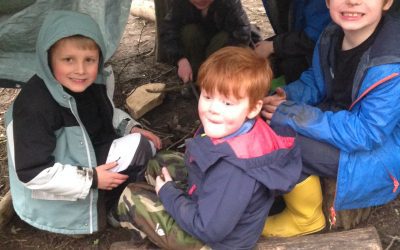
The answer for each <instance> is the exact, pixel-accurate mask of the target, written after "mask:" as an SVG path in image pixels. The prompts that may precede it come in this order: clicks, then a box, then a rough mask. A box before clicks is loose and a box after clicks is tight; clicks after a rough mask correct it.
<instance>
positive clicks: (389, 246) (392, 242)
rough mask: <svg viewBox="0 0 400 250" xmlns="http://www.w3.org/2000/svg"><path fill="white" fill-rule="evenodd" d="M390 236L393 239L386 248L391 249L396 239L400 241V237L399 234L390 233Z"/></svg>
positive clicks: (386, 249)
mask: <svg viewBox="0 0 400 250" xmlns="http://www.w3.org/2000/svg"><path fill="white" fill-rule="evenodd" d="M388 237H389V238H392V240H391V241H390V244H389V245H388V246H387V247H386V248H385V250H389V249H390V248H391V247H392V245H393V244H394V242H395V241H396V240H399V241H400V237H398V236H390V235H388Z"/></svg>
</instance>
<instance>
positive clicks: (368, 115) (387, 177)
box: [272, 15, 400, 210]
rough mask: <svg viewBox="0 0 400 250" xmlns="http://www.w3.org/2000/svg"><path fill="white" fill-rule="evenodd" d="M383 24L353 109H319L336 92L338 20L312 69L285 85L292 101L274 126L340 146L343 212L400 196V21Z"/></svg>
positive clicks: (358, 77)
mask: <svg viewBox="0 0 400 250" xmlns="http://www.w3.org/2000/svg"><path fill="white" fill-rule="evenodd" d="M382 22H383V23H382V25H381V26H380V30H379V31H378V33H377V36H376V38H375V40H374V43H373V45H372V46H371V47H370V48H369V49H368V50H367V51H366V52H365V53H364V54H363V56H362V57H361V59H360V64H359V66H358V68H357V71H356V74H355V77H354V84H353V89H352V100H353V103H352V105H351V107H350V108H349V110H341V111H338V112H332V111H326V112H322V111H321V110H320V109H318V108H316V107H314V105H317V104H318V103H320V102H321V101H323V99H324V98H326V97H327V96H329V95H330V94H331V89H332V79H333V75H332V74H333V73H332V72H333V70H332V68H333V62H334V56H335V53H334V48H335V46H336V43H337V42H340V41H339V39H338V33H339V32H338V31H339V29H340V27H338V26H337V25H335V24H332V25H330V26H328V27H327V28H326V29H325V31H324V32H323V33H322V35H321V37H320V39H319V41H318V43H317V46H316V48H315V51H314V56H313V65H312V67H311V68H310V69H309V70H308V71H306V72H304V73H303V74H302V76H301V78H300V79H299V80H297V81H295V82H293V83H291V84H289V85H288V86H286V87H285V91H286V94H287V99H288V100H290V101H286V102H284V103H282V104H281V105H280V106H279V107H278V109H277V111H276V112H275V114H274V116H273V117H272V124H287V125H289V126H291V127H292V128H294V129H295V130H296V131H297V132H298V133H300V134H303V135H305V136H307V137H310V138H313V139H315V140H319V141H323V142H326V143H329V144H331V145H334V146H335V147H337V148H338V149H339V150H340V159H339V169H338V177H337V181H338V182H337V190H336V198H335V203H334V207H335V209H337V210H342V209H354V208H362V207H369V206H374V205H381V204H385V203H387V202H389V201H391V200H393V199H394V198H395V197H396V196H397V195H398V194H399V190H398V179H399V177H400V101H399V97H400V46H399V45H400V43H399V41H400V33H399V30H400V20H399V19H397V18H394V17H391V16H389V15H387V16H386V17H384V19H383V20H382Z"/></svg>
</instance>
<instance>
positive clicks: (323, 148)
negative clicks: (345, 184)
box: [298, 135, 340, 183]
mask: <svg viewBox="0 0 400 250" xmlns="http://www.w3.org/2000/svg"><path fill="white" fill-rule="evenodd" d="M298 143H299V146H300V148H301V155H302V162H303V169H302V173H301V176H300V179H299V183H300V182H302V181H303V180H305V179H306V178H307V177H308V176H310V175H317V176H320V177H328V178H334V179H336V177H337V172H338V166H339V157H340V151H339V149H337V148H335V147H334V146H332V145H330V144H327V143H324V142H320V141H316V140H313V139H310V138H308V137H305V136H302V135H299V136H298Z"/></svg>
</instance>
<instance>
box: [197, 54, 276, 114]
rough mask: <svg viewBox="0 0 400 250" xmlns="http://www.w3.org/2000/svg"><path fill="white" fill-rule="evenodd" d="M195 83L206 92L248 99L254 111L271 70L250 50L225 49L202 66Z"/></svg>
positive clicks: (266, 88)
mask: <svg viewBox="0 0 400 250" xmlns="http://www.w3.org/2000/svg"><path fill="white" fill-rule="evenodd" d="M197 80H198V84H199V86H200V88H201V89H202V90H203V89H204V90H205V91H206V92H207V93H214V91H218V92H219V93H220V94H222V95H225V96H230V95H233V96H234V97H235V98H236V99H242V98H244V97H249V102H250V103H249V105H250V108H253V107H254V106H255V105H256V103H257V102H258V101H259V100H262V99H263V97H264V96H265V95H267V93H268V91H269V89H270V85H271V80H272V70H271V67H270V66H269V63H268V61H267V60H266V59H264V58H261V57H259V56H257V54H256V53H255V52H254V51H253V50H252V49H250V48H243V47H225V48H222V49H220V50H218V51H216V52H215V53H213V54H212V55H211V56H209V57H208V58H207V60H206V61H205V62H204V63H203V64H202V65H201V67H200V70H199V74H198V79H197Z"/></svg>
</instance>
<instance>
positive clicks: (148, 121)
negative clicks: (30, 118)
mask: <svg viewBox="0 0 400 250" xmlns="http://www.w3.org/2000/svg"><path fill="white" fill-rule="evenodd" d="M242 3H243V5H244V7H245V9H246V12H247V14H248V16H249V19H250V20H251V22H252V23H254V24H256V25H257V26H259V27H260V29H261V33H262V34H263V38H266V37H268V36H270V35H272V34H273V31H272V29H271V27H270V25H269V22H268V20H267V18H266V15H265V11H264V8H263V7H262V4H261V1H260V0H242ZM155 35H156V29H155V23H154V22H151V21H146V20H144V19H141V18H138V17H134V16H130V17H129V20H128V23H127V25H126V28H125V32H124V35H123V37H122V39H121V42H120V46H119V47H118V49H117V51H116V52H115V54H114V55H113V57H112V58H111V60H110V61H109V64H111V65H112V66H113V70H114V72H115V76H116V89H115V96H114V101H115V104H116V106H117V107H120V108H123V109H125V108H126V107H125V100H126V98H127V97H128V95H129V94H130V93H131V92H132V90H134V89H135V88H136V87H138V86H140V85H142V84H145V83H154V82H163V83H166V84H167V86H175V85H177V84H179V79H178V78H177V76H176V68H175V67H172V66H170V65H166V64H161V63H157V62H155V55H154V44H155V43H154V42H155V39H154V37H155ZM17 94H18V90H14V89H0V200H1V198H2V197H3V196H4V195H5V193H6V192H7V191H8V190H9V183H8V170H7V154H6V140H7V138H6V135H5V127H4V123H3V119H4V117H3V116H4V113H5V111H6V110H7V108H8V106H9V104H10V103H11V102H12V100H13V99H14V98H15V96H16V95H17ZM140 122H141V123H142V124H144V125H145V126H146V127H147V128H149V129H151V130H153V131H154V132H155V133H156V134H158V135H159V136H160V137H161V138H162V140H163V144H164V148H171V149H179V148H181V146H182V144H183V140H184V139H185V138H187V137H190V136H191V135H192V133H193V129H194V128H196V127H197V126H198V124H199V121H198V118H197V103H196V100H195V98H194V97H193V98H183V97H182V95H181V93H180V91H172V92H168V93H167V94H166V97H165V99H164V101H163V103H162V104H161V105H160V106H158V107H156V108H155V109H153V110H152V111H150V112H148V113H147V114H145V115H144V116H143V117H142V118H141V119H140ZM369 225H372V226H375V228H376V229H377V230H378V233H379V236H380V239H381V241H382V245H383V248H384V249H400V233H399V230H398V228H399V225H400V200H399V199H396V200H395V201H393V202H391V203H389V204H387V205H385V206H380V207H376V208H373V211H372V213H371V215H370V216H369V218H368V219H367V220H366V221H365V222H363V223H362V224H360V225H358V226H357V227H364V226H369ZM325 231H328V230H325ZM325 231H324V232H325ZM129 239H130V234H129V232H128V231H127V230H125V229H115V228H111V227H108V228H107V229H106V230H105V231H103V232H100V233H96V234H93V235H89V236H86V237H83V238H72V237H68V236H65V235H58V234H53V233H48V232H45V231H41V230H38V229H36V228H33V227H31V226H30V225H28V224H26V223H25V222H23V221H21V220H20V219H19V218H18V216H16V215H15V216H14V217H13V218H12V220H11V221H10V222H9V223H8V224H7V225H6V226H5V227H4V228H3V229H1V230H0V249H109V248H110V246H111V244H112V243H113V242H117V241H126V240H129Z"/></svg>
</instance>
